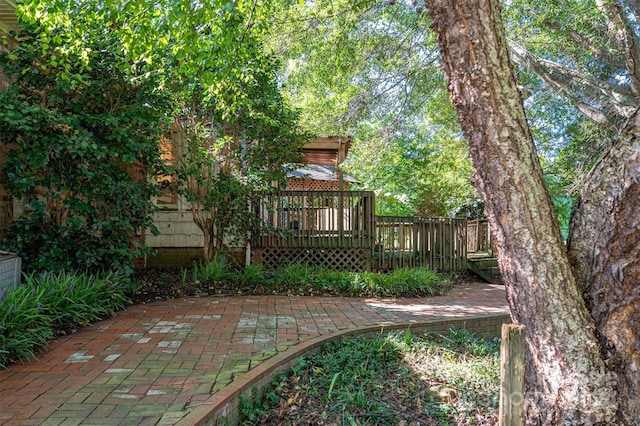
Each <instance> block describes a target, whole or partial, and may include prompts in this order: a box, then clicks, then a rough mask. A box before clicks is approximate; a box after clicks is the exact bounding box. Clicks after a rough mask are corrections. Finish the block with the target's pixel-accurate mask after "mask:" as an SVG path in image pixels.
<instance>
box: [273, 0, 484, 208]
mask: <svg viewBox="0 0 640 426" xmlns="http://www.w3.org/2000/svg"><path fill="white" fill-rule="evenodd" d="M276 10H277V13H274V14H273V17H272V21H270V23H271V25H272V27H271V29H272V33H271V35H270V45H271V46H272V47H273V49H274V50H275V51H276V52H277V54H278V55H280V56H281V57H282V58H283V65H284V69H283V71H282V80H283V81H284V83H285V85H284V90H285V93H287V96H288V97H289V99H291V102H292V103H293V104H294V105H296V106H297V107H299V108H300V109H301V110H302V117H301V123H302V125H303V126H304V127H305V128H306V129H308V130H310V131H312V132H316V133H322V132H324V133H342V134H344V133H347V134H353V135H355V140H354V145H353V147H352V149H351V153H350V157H349V158H348V159H347V161H346V162H345V164H344V168H345V170H346V171H347V172H349V173H351V174H353V175H354V176H357V177H358V179H359V180H360V181H362V182H363V186H364V188H363V189H366V190H372V191H375V192H376V196H377V198H376V208H377V213H378V214H387V215H418V214H421V215H432V216H446V215H450V214H452V212H453V211H454V210H456V208H457V207H459V206H462V205H466V204H469V203H471V202H473V201H475V200H476V199H477V194H476V191H475V190H474V189H473V187H472V186H471V183H470V178H471V174H472V172H471V164H470V161H469V159H468V154H467V150H466V147H465V145H464V143H463V139H462V135H461V132H460V129H459V125H458V123H457V118H456V116H455V112H454V111H453V108H452V107H451V103H450V101H449V96H448V94H447V92H446V82H445V80H444V76H443V75H442V71H441V70H440V69H439V67H438V58H439V56H438V50H437V47H436V45H435V42H434V39H433V34H432V32H431V30H430V29H429V22H428V20H427V19H425V17H424V16H422V15H421V14H420V13H416V9H415V8H414V6H412V5H411V4H410V3H408V2H387V1H358V0H355V1H354V0H341V1H316V2H304V3H300V4H298V3H295V2H280V4H279V7H276Z"/></svg>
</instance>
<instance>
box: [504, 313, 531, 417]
mask: <svg viewBox="0 0 640 426" xmlns="http://www.w3.org/2000/svg"><path fill="white" fill-rule="evenodd" d="M524 332H525V327H524V326H523V325H516V324H502V343H501V345H500V382H501V386H500V416H499V417H500V419H499V425H500V426H523V425H524Z"/></svg>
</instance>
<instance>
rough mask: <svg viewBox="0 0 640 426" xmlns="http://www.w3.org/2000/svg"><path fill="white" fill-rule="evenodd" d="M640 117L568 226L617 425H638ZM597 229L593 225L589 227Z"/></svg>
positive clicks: (590, 182)
mask: <svg viewBox="0 0 640 426" xmlns="http://www.w3.org/2000/svg"><path fill="white" fill-rule="evenodd" d="M639 204H640V114H638V113H636V114H635V115H634V116H633V117H632V118H631V120H630V121H629V124H628V126H627V128H626V129H625V130H624V132H623V136H622V137H621V138H620V141H619V143H618V144H617V145H616V146H615V147H614V148H613V149H612V150H611V151H610V152H608V153H607V155H605V156H604V157H603V158H602V159H601V160H600V161H599V162H598V163H597V164H596V166H595V167H594V168H593V170H592V171H591V173H590V174H589V176H588V177H587V180H586V183H585V185H584V188H583V189H582V191H581V197H580V200H579V202H578V203H577V205H576V208H575V210H574V214H573V217H572V221H571V233H570V239H569V242H568V253H569V257H570V259H571V261H572V263H573V265H574V271H575V273H576V277H577V280H578V284H579V285H580V287H581V288H582V291H583V293H584V297H585V299H586V300H587V304H588V306H589V307H590V309H591V315H592V316H593V318H594V320H595V324H596V328H597V330H598V332H599V334H598V337H599V338H600V340H601V346H602V348H603V356H604V357H605V359H606V361H607V366H608V367H609V368H610V369H612V370H615V371H616V372H617V373H618V374H619V376H620V380H619V383H618V385H619V387H618V394H619V395H620V397H619V401H620V405H621V407H620V408H621V409H620V415H621V419H620V421H621V422H624V423H626V424H634V423H635V424H637V423H638V422H639V421H640V420H638V419H640V241H639V238H640V237H639V235H640V234H639V230H640V212H639V211H638V208H637V206H638V205H639ZM594 225H597V226H594Z"/></svg>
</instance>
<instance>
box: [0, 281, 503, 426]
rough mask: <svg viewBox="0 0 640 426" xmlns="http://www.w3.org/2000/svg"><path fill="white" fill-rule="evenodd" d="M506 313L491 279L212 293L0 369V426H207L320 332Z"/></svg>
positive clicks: (137, 313)
mask: <svg viewBox="0 0 640 426" xmlns="http://www.w3.org/2000/svg"><path fill="white" fill-rule="evenodd" d="M507 312H508V309H507V302H506V297H505V291H504V287H503V286H501V285H493V284H482V283H473V284H466V285H459V286H457V287H455V288H454V290H453V291H451V292H450V294H449V295H447V296H440V297H430V298H421V299H359V298H358V299H356V298H342V297H286V296H233V297H213V296H211V297H202V298H196V297H189V298H181V299H174V300H169V301H163V302H157V303H152V304H147V305H137V306H132V307H130V308H129V309H127V310H126V311H123V312H120V313H119V314H118V316H117V317H116V318H113V319H108V320H105V321H101V322H99V323H96V324H94V325H92V326H90V327H87V328H85V329H83V330H82V331H80V332H79V333H77V334H75V335H72V336H67V337H62V338H59V339H58V340H56V341H55V342H52V343H51V344H50V345H49V348H48V350H47V351H46V352H45V353H42V354H40V356H39V357H38V359H36V360H32V361H31V362H27V363H25V364H16V365H12V366H10V367H9V368H8V369H6V370H3V371H0V424H3V425H76V424H87V425H90V424H95V425H98V424H99V425H110V424H113V425H120V424H124V425H172V424H178V423H181V424H199V423H202V422H203V421H204V420H205V419H206V418H207V417H208V412H209V411H211V410H214V409H215V408H216V406H215V405H216V403H215V401H217V399H216V396H217V397H218V399H220V398H219V397H220V395H230V389H231V388H233V389H239V388H240V387H241V386H242V383H243V380H245V378H248V377H250V376H251V374H247V373H252V372H255V371H256V370H254V369H255V368H256V367H257V366H260V365H261V364H263V363H264V365H263V369H264V367H265V366H266V365H269V366H271V365H275V364H274V362H275V363H277V362H278V360H279V359H280V358H279V357H281V358H282V359H284V356H283V355H285V354H287V353H291V352H293V351H294V350H295V348H296V347H298V348H302V347H305V342H310V341H312V340H313V341H315V340H318V339H319V336H329V335H331V336H335V335H336V333H337V334H340V333H341V332H349V330H354V329H361V328H363V327H368V326H381V325H384V326H391V325H396V326H406V325H408V324H415V325H418V324H423V325H424V324H428V323H430V322H433V321H441V320H443V319H455V318H467V317H468V318H469V319H472V318H474V319H475V318H479V317H482V316H496V315H497V314H505V313H507ZM314 339H315V340H314ZM267 360H269V363H265V361H267Z"/></svg>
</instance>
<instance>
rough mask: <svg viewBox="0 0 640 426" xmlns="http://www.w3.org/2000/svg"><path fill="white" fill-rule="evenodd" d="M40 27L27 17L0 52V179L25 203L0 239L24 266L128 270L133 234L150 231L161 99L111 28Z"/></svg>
mask: <svg viewBox="0 0 640 426" xmlns="http://www.w3.org/2000/svg"><path fill="white" fill-rule="evenodd" d="M41 31H42V29H41V28H35V27H32V26H28V25H27V26H25V28H24V29H23V30H22V31H21V33H20V44H19V46H17V47H16V48H14V49H13V50H11V51H10V52H8V53H2V54H0V66H1V67H2V69H3V70H4V72H5V73H6V74H7V76H8V77H10V78H11V79H12V82H13V84H12V85H11V87H10V88H9V90H8V91H6V92H2V93H0V141H1V142H2V143H3V144H7V146H6V147H5V148H7V154H6V157H5V161H4V162H3V164H2V167H1V173H0V179H1V181H2V184H3V185H4V186H5V188H6V189H7V190H8V191H9V192H10V195H11V196H12V197H13V198H15V199H17V200H19V201H20V202H22V203H23V204H24V206H25V212H24V215H23V216H22V217H20V218H19V219H17V220H16V221H14V222H13V223H12V224H11V225H10V226H9V227H8V229H6V232H5V238H4V240H3V242H2V244H3V247H5V248H6V249H9V250H11V251H15V252H17V253H19V254H20V256H21V257H22V259H23V261H24V262H25V268H26V269H28V270H31V271H47V270H57V271H59V270H67V271H69V270H76V271H82V272H91V273H96V272H102V271H106V270H114V271H120V272H126V273H131V272H133V257H134V255H136V254H141V253H142V252H144V251H145V247H144V246H142V245H140V244H138V243H137V242H136V241H135V239H136V233H137V232H138V231H139V230H141V229H145V228H148V229H151V230H152V231H153V230H155V227H154V226H153V221H152V213H153V212H154V211H155V209H156V208H155V206H154V204H153V201H152V197H153V196H155V195H156V194H157V191H158V185H157V184H156V182H155V179H149V178H148V177H149V176H157V174H158V173H160V172H161V170H163V166H162V160H161V157H160V150H159V141H160V136H161V133H162V132H163V128H166V126H165V121H164V120H165V111H167V105H168V103H167V102H166V99H165V96H164V95H162V92H161V91H158V90H157V85H156V84H155V82H154V81H152V80H151V78H146V77H143V76H141V75H140V73H141V71H140V69H139V68H138V67H137V66H136V65H134V64H131V63H128V60H127V59H125V58H124V53H123V52H122V48H121V46H120V44H119V42H118V40H117V39H116V38H115V37H114V35H113V34H112V32H111V30H110V29H109V28H106V27H105V28H104V31H103V32H102V34H101V35H100V37H93V38H90V39H87V40H82V41H81V42H79V41H78V40H74V39H72V38H71V35H70V34H68V32H66V31H64V30H61V29H58V30H53V32H52V34H49V35H47V34H44V33H41Z"/></svg>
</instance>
